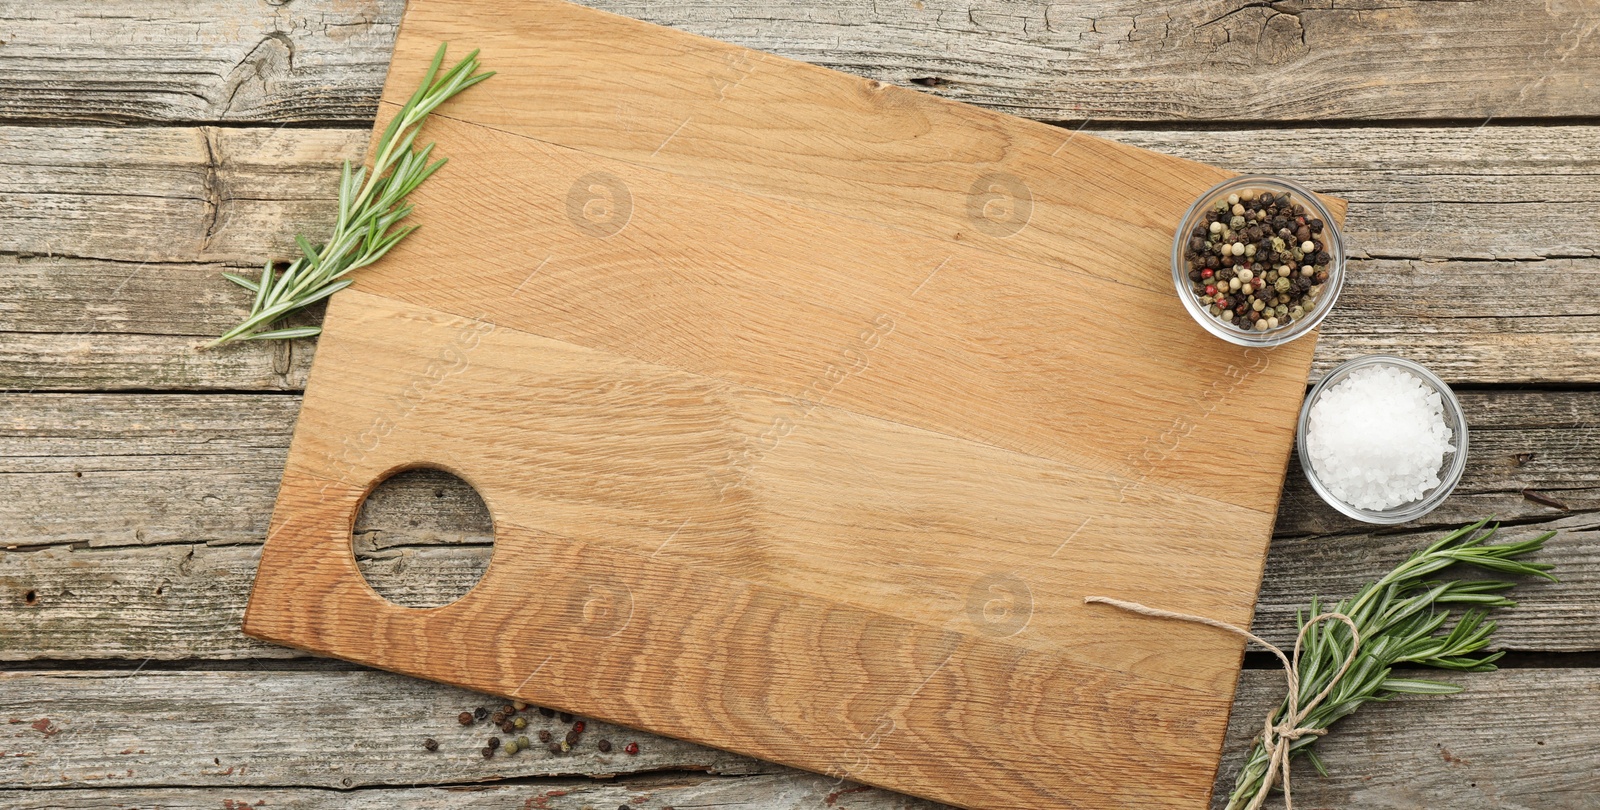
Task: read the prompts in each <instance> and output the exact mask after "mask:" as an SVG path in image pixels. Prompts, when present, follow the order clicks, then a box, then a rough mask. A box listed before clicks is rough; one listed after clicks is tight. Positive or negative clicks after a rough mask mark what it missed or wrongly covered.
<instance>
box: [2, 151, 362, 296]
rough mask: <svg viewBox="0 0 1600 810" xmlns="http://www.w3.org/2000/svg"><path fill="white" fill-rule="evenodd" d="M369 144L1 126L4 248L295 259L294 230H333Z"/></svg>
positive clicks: (102, 255) (144, 257)
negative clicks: (345, 186)
mask: <svg viewBox="0 0 1600 810" xmlns="http://www.w3.org/2000/svg"><path fill="white" fill-rule="evenodd" d="M365 140H366V134H365V133H363V132H358V131H354V130H327V129H265V128H233V127H134V128H128V129H106V128H102V127H48V128H41V127H0V156H3V158H0V159H3V161H4V165H5V168H6V171H5V172H3V173H0V203H3V205H0V211H3V212H4V213H3V214H0V224H3V226H4V227H3V228H0V252H9V253H28V254H40V255H67V256H79V257H87V258H98V259H108V260H112V261H121V262H135V263H137V262H164V261H181V262H192V261H231V262H233V263H236V264H244V265H253V266H256V267H259V266H260V262H261V261H262V260H263V259H264V258H266V256H268V255H273V256H285V255H288V256H291V257H292V256H294V255H296V254H297V249H296V248H295V246H294V233H295V231H296V229H307V230H308V231H309V234H310V236H311V238H313V239H317V230H318V229H326V228H328V227H330V226H331V224H332V222H333V219H334V216H335V214H336V211H337V205H336V198H337V194H338V183H339V167H340V165H341V164H342V163H343V161H344V160H345V159H346V158H359V156H360V155H361V154H362V151H363V149H364V147H365ZM134 266H135V265H130V266H129V268H128V271H132V269H133V267H134ZM128 271H125V272H128ZM257 272H259V270H257Z"/></svg>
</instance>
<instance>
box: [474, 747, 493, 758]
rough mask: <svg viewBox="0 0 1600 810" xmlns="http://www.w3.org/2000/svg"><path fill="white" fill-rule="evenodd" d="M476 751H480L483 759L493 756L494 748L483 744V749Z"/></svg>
mask: <svg viewBox="0 0 1600 810" xmlns="http://www.w3.org/2000/svg"><path fill="white" fill-rule="evenodd" d="M478 753H480V754H483V758H484V759H489V758H490V757H493V756H494V749H493V748H490V747H489V746H487V745H485V746H484V747H483V750H482V751H479V752H478Z"/></svg>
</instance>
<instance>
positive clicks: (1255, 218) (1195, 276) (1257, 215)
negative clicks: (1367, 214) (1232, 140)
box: [1172, 175, 1345, 346]
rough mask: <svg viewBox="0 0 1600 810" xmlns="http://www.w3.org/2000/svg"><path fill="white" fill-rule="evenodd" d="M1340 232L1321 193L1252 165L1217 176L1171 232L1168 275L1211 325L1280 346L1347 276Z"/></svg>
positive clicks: (1220, 332)
mask: <svg viewBox="0 0 1600 810" xmlns="http://www.w3.org/2000/svg"><path fill="white" fill-rule="evenodd" d="M1344 267H1345V251H1344V240H1343V239H1341V238H1340V236H1339V228H1338V226H1337V225H1336V224H1334V221H1333V217H1332V215H1330V214H1329V213H1328V209H1326V208H1324V207H1323V205H1322V202H1321V201H1320V200H1318V199H1317V195H1315V194H1312V193H1311V191H1309V190H1308V189H1306V188H1305V187H1303V186H1301V185H1299V184H1298V183H1293V182H1290V181H1288V180H1283V179H1280V178H1276V177H1265V176H1261V175H1247V176H1244V177H1235V178H1233V179H1232V180H1228V181H1226V182H1223V183H1218V184H1217V185H1215V186H1212V187H1211V188H1210V189H1208V190H1207V191H1206V192H1205V193H1204V194H1201V195H1200V196H1199V197H1198V198H1197V199H1196V200H1195V201H1194V203H1193V204H1192V205H1190V206H1189V210H1188V211H1187V212H1185V213H1184V215H1183V222H1182V223H1181V224H1179V226H1178V232H1177V234H1176V235H1175V236H1174V237H1173V240H1172V282H1173V284H1174V285H1176V286H1177V288H1178V297H1179V298H1180V299H1182V300H1183V306H1184V308H1185V309H1187V310H1189V314H1190V315H1193V316H1194V319H1195V321H1196V322H1198V323H1199V324H1200V325H1201V326H1202V327H1204V328H1205V330H1206V331H1207V332H1210V333H1211V334H1213V335H1216V336H1217V337H1219V338H1222V339H1223V340H1226V341H1228V342H1229V343H1236V344H1238V345H1240V346H1278V345H1281V344H1284V343H1288V342H1289V341H1291V340H1294V339H1295V338H1297V337H1300V336H1301V335H1303V334H1305V333H1307V332H1310V331H1311V330H1313V329H1315V328H1316V327H1317V324H1318V323H1321V322H1322V319H1323V318H1325V317H1327V315H1328V313H1329V312H1330V311H1332V309H1333V304H1334V302H1335V301H1336V300H1338V298H1339V290H1340V289H1341V288H1342V287H1343V286H1344Z"/></svg>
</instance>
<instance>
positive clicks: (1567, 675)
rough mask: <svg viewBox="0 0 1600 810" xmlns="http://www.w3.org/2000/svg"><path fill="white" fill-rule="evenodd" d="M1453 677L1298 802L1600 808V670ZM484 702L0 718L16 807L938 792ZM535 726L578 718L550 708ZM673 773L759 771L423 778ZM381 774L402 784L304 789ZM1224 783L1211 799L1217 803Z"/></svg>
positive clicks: (130, 689)
mask: <svg viewBox="0 0 1600 810" xmlns="http://www.w3.org/2000/svg"><path fill="white" fill-rule="evenodd" d="M1443 678H1444V679H1446V680H1456V681H1458V682H1460V683H1462V684H1463V685H1464V686H1466V687H1467V689H1466V691H1465V692H1463V693H1462V694H1460V695H1456V696H1450V697H1436V698H1417V697H1407V698H1402V699H1400V700H1397V701H1394V702H1392V703H1388V704H1380V705H1374V706H1369V707H1368V708H1366V709H1363V710H1362V711H1361V712H1360V713H1359V714H1357V715H1356V716H1355V717H1353V718H1350V719H1348V720H1346V721H1345V722H1344V723H1343V724H1342V725H1341V726H1340V727H1339V730H1338V731H1337V732H1336V733H1335V734H1334V735H1332V736H1330V737H1329V738H1327V739H1326V740H1324V741H1322V742H1320V743H1319V744H1318V750H1319V751H1320V752H1321V753H1322V755H1323V756H1324V757H1325V759H1326V761H1327V763H1328V767H1329V769H1330V771H1331V776H1330V778H1327V779H1321V778H1318V777H1316V776H1315V775H1314V774H1313V773H1312V772H1311V771H1310V769H1309V768H1305V770H1304V771H1301V772H1300V778H1299V779H1297V780H1296V782H1295V785H1296V794H1297V797H1298V798H1299V801H1300V803H1302V804H1304V805H1305V806H1307V807H1388V808H1402V807H1405V808H1409V807H1422V806H1426V807H1452V808H1462V810H1474V809H1475V808H1484V809H1485V810H1488V809H1489V808H1494V809H1495V810H1504V809H1505V808H1511V809H1512V810H1532V808H1539V810H1578V809H1579V808H1585V810H1590V809H1592V808H1594V807H1595V806H1596V805H1595V804H1594V797H1595V796H1596V795H1600V794H1597V791H1600V771H1597V770H1596V769H1595V768H1593V767H1592V765H1593V763H1594V748H1595V746H1596V745H1597V744H1600V737H1597V736H1596V735H1597V734H1600V732H1597V731H1596V729H1595V727H1594V725H1593V724H1592V723H1590V722H1588V720H1587V718H1589V717H1592V716H1594V713H1595V712H1597V711H1600V673H1596V672H1595V671H1594V670H1588V669H1530V670H1507V671H1502V672H1496V673H1487V674H1478V675H1467V676H1449V675H1446V676H1443ZM1282 689H1283V684H1282V676H1281V674H1279V673H1278V672H1275V671H1267V670H1252V671H1248V672H1246V673H1245V675H1244V677H1243V679H1241V682H1240V688H1239V694H1238V699H1237V702H1236V709H1235V712H1234V716H1233V719H1232V723H1231V724H1230V731H1229V742H1228V747H1227V749H1226V755H1225V759H1224V767H1223V769H1222V774H1223V775H1222V776H1221V778H1220V779H1219V783H1221V784H1222V785H1223V786H1224V788H1225V785H1226V782H1227V780H1228V779H1229V778H1230V775H1231V773H1232V768H1233V767H1234V765H1235V763H1236V762H1237V761H1238V759H1239V758H1240V757H1241V756H1242V755H1243V753H1244V750H1245V746H1246V744H1247V743H1248V740H1249V738H1250V736H1251V735H1252V734H1254V733H1255V732H1256V731H1257V730H1258V725H1259V718H1260V717H1261V716H1262V714H1263V713H1264V712H1265V711H1266V709H1267V707H1268V706H1270V705H1271V704H1273V703H1274V702H1276V701H1277V699H1278V698H1279V697H1281V694H1282ZM486 702H487V701H485V700H484V699H483V698H481V697H480V696H476V695H473V694H471V693H467V692H462V691H460V690H456V689H453V688H450V687H446V686H442V685H438V684H431V683H426V682H422V681H415V680H411V679H408V678H402V677H398V676H393V675H388V674H385V673H378V672H371V671H364V670H363V671H354V672H339V673H310V672H272V673H268V672H260V673H233V672H229V673H217V672H172V671H151V670H144V671H141V672H138V673H130V672H129V671H118V672H104V671H91V672H25V673H12V674H9V675H0V717H3V718H5V719H6V720H7V721H9V722H7V723H5V724H4V725H0V750H3V751H5V752H6V755H5V756H3V757H0V785H3V786H4V789H0V803H4V804H5V806H7V807H27V808H31V807H52V808H53V807H68V808H72V807H102V806H106V805H105V804H103V803H97V802H105V801H111V802H114V803H115V804H116V805H118V806H124V805H126V804H127V803H129V802H132V803H133V804H135V805H136V806H147V805H148V804H149V803H150V802H158V803H160V804H161V805H162V806H170V807H191V806H200V804H201V802H206V806H216V805H217V804H222V803H223V800H224V799H226V800H228V801H231V802H233V803H234V806H256V802H258V801H262V800H265V801H266V802H267V804H266V805H265V806H269V807H276V806H281V805H288V806H291V807H304V808H318V807H325V806H339V807H366V806H369V804H370V803H371V802H372V801H374V800H377V801H382V802H384V804H383V805H382V806H385V807H393V806H402V807H438V808H476V807H490V806H493V807H505V806H512V803H513V802H518V801H520V802H526V803H528V806H535V807H551V808H573V809H574V810H576V808H579V807H604V806H611V805H621V804H631V805H635V806H647V807H665V806H679V807H682V806H690V807H698V806H760V807H777V808H789V807H819V806H832V807H841V808H858V809H859V810H868V808H891V807H893V808H908V809H909V808H914V809H915V810H934V808H936V807H937V805H931V804H927V803H922V802H915V801H912V800H909V799H905V798H904V797H898V796H895V795H894V794H889V793H883V792H880V791H872V790H867V789H861V788H857V787H855V786H852V785H850V784H849V783H843V784H841V783H839V782H837V781H836V780H833V779H830V778H827V777H820V776H811V775H806V774H801V773H798V772H794V771H789V770H785V769H779V768H776V767H775V766H770V765H766V764H764V763H759V762H756V761H754V760H749V759H745V758H742V757H735V756H733V755H729V754H723V753H719V752H715V751H712V750H710V749H705V748H699V747H696V746H690V745H687V744H684V743H676V742H673V741H670V740H664V739H661V738H657V737H653V736H649V735H643V734H635V733H633V732H627V731H621V730H615V729H613V728H610V727H607V726H605V725H604V724H599V723H595V724H592V725H591V728H590V729H589V730H588V731H587V732H586V733H585V734H584V739H583V742H582V744H581V745H580V746H579V747H578V749H577V751H575V752H574V753H571V754H568V755H565V756H552V755H550V754H548V753H546V752H543V751H534V752H530V753H528V754H520V753H519V754H516V755H512V756H509V757H508V756H497V757H495V758H494V759H493V760H489V761H485V760H483V759H482V758H481V757H480V756H479V755H478V754H477V753H476V751H475V749H476V747H477V746H478V745H479V744H480V740H481V739H482V737H483V736H484V731H483V729H482V727H476V728H473V729H463V728H462V727H460V726H459V725H458V724H457V723H456V722H455V720H454V715H455V713H456V712H458V711H461V710H462V709H467V708H471V707H474V706H477V705H481V704H484V703H486ZM40 721H45V722H44V723H40ZM36 723H37V724H39V725H38V727H37V728H36V727H35V724H36ZM539 723H540V724H545V723H548V724H550V725H551V726H552V727H554V728H562V726H561V724H559V723H556V722H554V721H544V720H540V721H539ZM430 736H431V737H433V738H435V739H437V740H439V742H440V750H439V751H438V752H437V753H432V754H430V753H428V752H426V751H424V750H423V749H422V746H421V741H422V739H423V738H425V737H430ZM601 736H607V737H608V738H610V739H612V740H613V741H620V740H624V739H627V740H638V741H639V742H640V746H641V752H640V754H639V755H638V756H637V757H627V756H626V755H619V754H616V753H615V752H613V753H612V754H610V755H604V754H600V753H598V752H597V751H595V750H594V747H593V746H594V743H595V742H596V741H597V740H598V739H600V737H601ZM1048 755H1049V754H1048V752H1040V756H1048ZM666 768H672V769H696V770H699V769H709V770H714V771H717V772H721V773H753V774H755V775H752V776H747V777H739V778H727V777H723V778H718V777H706V776H699V775H678V774H673V775H663V776H642V777H636V778H629V779H626V780H620V781H618V782H615V783H604V782H590V781H578V780H570V779H552V780H548V781H546V780H538V781H533V782H520V783H517V784H513V785H483V786H481V787H474V788H470V789H462V788H460V787H456V788H452V789H450V790H440V789H428V788H424V787H417V786H419V785H423V786H425V785H438V784H452V785H458V784H461V783H472V782H490V781H492V780H496V779H504V778H508V777H525V776H546V775H553V774H574V773H596V774H606V773H630V772H639V771H648V770H657V769H666ZM164 785H179V786H182V787H181V788H165V789H163V788H161V787H160V786H164ZM373 785H392V786H396V787H397V788H402V787H403V788H404V789H403V790H401V789H397V790H378V791H357V792H352V793H343V792H338V791H334V792H328V791H325V790H318V791H315V792H314V793H313V792H312V791H308V790H295V788H349V787H357V786H373ZM25 788H52V789H51V790H23V789H25ZM113 791H114V792H113ZM1224 792H1225V790H1219V793H1224ZM1221 798H1222V796H1221V795H1219V796H1218V797H1217V801H1215V802H1214V806H1218V807H1220V806H1221ZM330 802H331V803H334V804H330ZM372 806H377V805H372ZM519 806H520V805H519Z"/></svg>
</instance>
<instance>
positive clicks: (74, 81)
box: [0, 0, 405, 123]
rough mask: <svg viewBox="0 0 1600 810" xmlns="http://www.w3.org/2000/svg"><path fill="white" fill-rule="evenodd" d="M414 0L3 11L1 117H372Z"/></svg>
mask: <svg viewBox="0 0 1600 810" xmlns="http://www.w3.org/2000/svg"><path fill="white" fill-rule="evenodd" d="M404 5H405V4H404V2H403V0H359V2H340V0H316V1H315V2H309V3H308V2H297V3H290V2H287V1H286V0H275V1H273V2H265V3H250V4H241V3H235V2H229V0H202V1H201V2H187V1H186V0H166V1H164V2H154V3H152V2H143V0H115V1H114V2H96V3H88V4H81V3H10V4H7V5H6V6H5V8H4V10H3V11H0V43H3V44H4V47H3V49H0V117H3V118H11V119H33V120H48V121H61V120H68V121H81V120H97V121H105V120H110V121H119V122H157V123H170V122H188V121H197V122H198V121H262V122H266V121H270V122H273V123H285V122H302V121H350V120H357V119H361V118H370V117H372V113H373V111H374V110H375V109H376V107H377V99H378V93H379V90H380V88H381V86H382V84H383V78H384V76H385V75H386V74H387V72H388V68H389V53H390V51H391V49H392V48H393V47H394V36H395V31H396V29H397V27H398V22H399V19H400V12H401V11H402V9H403V8H404Z"/></svg>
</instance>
